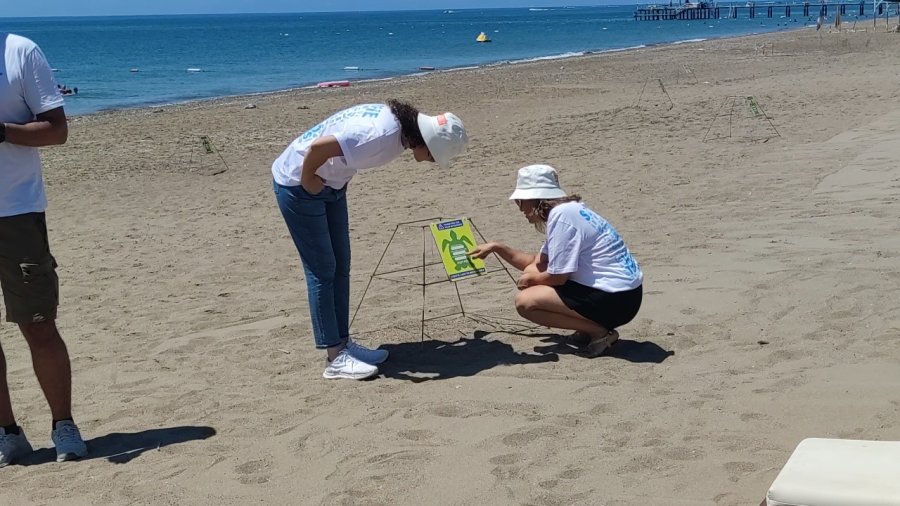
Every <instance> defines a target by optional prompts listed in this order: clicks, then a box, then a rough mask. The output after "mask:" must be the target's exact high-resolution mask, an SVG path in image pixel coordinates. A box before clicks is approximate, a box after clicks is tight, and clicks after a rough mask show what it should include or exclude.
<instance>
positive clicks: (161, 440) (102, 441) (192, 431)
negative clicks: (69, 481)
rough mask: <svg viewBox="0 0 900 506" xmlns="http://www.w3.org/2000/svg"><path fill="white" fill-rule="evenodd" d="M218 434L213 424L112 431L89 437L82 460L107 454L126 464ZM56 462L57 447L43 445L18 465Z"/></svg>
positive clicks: (106, 457)
mask: <svg viewBox="0 0 900 506" xmlns="http://www.w3.org/2000/svg"><path fill="white" fill-rule="evenodd" d="M215 434H216V430H215V429H213V428H212V427H194V426H187V427H169V428H165V429H150V430H145V431H141V432H113V433H111V434H107V435H105V436H100V437H96V438H94V439H90V440H87V441H86V443H87V446H88V456H87V457H85V458H84V459H82V460H92V459H102V458H105V459H107V460H108V461H110V462H113V463H115V464H127V463H128V462H131V461H132V460H133V459H136V458H137V457H140V456H141V454H143V453H144V452H146V451H149V450H158V449H160V448H162V447H164V446H169V445H174V444H178V443H185V442H187V441H195V440H200V439H208V438H210V437H212V436H214V435H215ZM48 462H56V450H54V449H53V448H42V449H40V450H37V451H35V452H33V453H32V454H31V455H28V456H27V457H23V458H22V459H20V460H19V465H23V466H34V465H38V464H46V463H48Z"/></svg>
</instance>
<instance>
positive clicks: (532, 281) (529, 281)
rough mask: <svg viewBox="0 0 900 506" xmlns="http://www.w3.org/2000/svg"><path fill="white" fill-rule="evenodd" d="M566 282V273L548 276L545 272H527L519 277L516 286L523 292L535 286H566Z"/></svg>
mask: <svg viewBox="0 0 900 506" xmlns="http://www.w3.org/2000/svg"><path fill="white" fill-rule="evenodd" d="M568 280H569V274H568V273H566V274H550V273H549V272H547V271H546V270H544V271H539V272H534V271H530V270H529V271H528V272H525V273H523V274H522V275H521V276H519V281H518V282H517V283H516V286H518V287H519V290H524V289H526V288H528V287H529V286H535V285H547V286H560V285H564V284H566V281H568Z"/></svg>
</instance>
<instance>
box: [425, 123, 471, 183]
mask: <svg viewBox="0 0 900 506" xmlns="http://www.w3.org/2000/svg"><path fill="white" fill-rule="evenodd" d="M418 123H419V131H420V132H422V138H423V139H425V145H426V146H428V151H429V152H431V156H432V157H433V158H434V161H435V162H437V164H438V165H440V166H441V168H442V169H446V168H448V167H449V166H450V160H452V159H453V157H455V156H456V155H459V154H461V153H462V152H463V151H465V150H466V143H468V142H469V137H468V136H467V135H466V127H465V126H464V125H463V122H462V120H461V119H459V118H458V117H457V116H456V115H455V114H453V113H452V112H445V113H444V114H440V115H438V116H429V115H427V114H422V113H419V117H418Z"/></svg>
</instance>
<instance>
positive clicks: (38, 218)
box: [0, 213, 59, 323]
mask: <svg viewBox="0 0 900 506" xmlns="http://www.w3.org/2000/svg"><path fill="white" fill-rule="evenodd" d="M0 287H2V289H3V301H4V302H5V303H6V321H8V322H13V323H40V322H45V321H51V320H55V319H56V307H57V306H58V305H59V278H57V277H56V260H55V259H54V258H53V255H51V254H50V244H49V242H48V240H47V220H46V218H45V216H44V213H28V214H20V215H17V216H7V217H0Z"/></svg>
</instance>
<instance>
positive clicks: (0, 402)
mask: <svg viewBox="0 0 900 506" xmlns="http://www.w3.org/2000/svg"><path fill="white" fill-rule="evenodd" d="M15 424H16V417H15V415H14V414H13V409H12V401H10V399H9V385H8V384H7V383H6V355H4V354H3V346H2V345H0V427H7V426H10V425H15Z"/></svg>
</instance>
